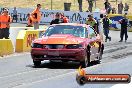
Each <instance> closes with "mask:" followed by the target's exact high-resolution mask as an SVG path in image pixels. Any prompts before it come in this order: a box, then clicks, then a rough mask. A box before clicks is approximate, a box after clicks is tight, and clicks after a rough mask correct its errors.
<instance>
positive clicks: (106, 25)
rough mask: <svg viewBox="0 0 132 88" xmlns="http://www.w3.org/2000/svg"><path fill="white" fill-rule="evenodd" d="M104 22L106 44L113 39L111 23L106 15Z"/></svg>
mask: <svg viewBox="0 0 132 88" xmlns="http://www.w3.org/2000/svg"><path fill="white" fill-rule="evenodd" d="M102 22H103V28H104V35H105V42H107V39H109V41H111V37H110V36H109V27H110V24H111V21H110V19H109V18H108V16H107V15H104V18H103V19H102Z"/></svg>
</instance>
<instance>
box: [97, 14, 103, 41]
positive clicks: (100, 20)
mask: <svg viewBox="0 0 132 88" xmlns="http://www.w3.org/2000/svg"><path fill="white" fill-rule="evenodd" d="M102 20H103V14H100V19H98V30H99V34H100V36H101V40H102V41H103V21H102Z"/></svg>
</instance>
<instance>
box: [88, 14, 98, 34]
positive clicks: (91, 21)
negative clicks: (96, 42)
mask: <svg viewBox="0 0 132 88" xmlns="http://www.w3.org/2000/svg"><path fill="white" fill-rule="evenodd" d="M86 24H87V25H90V26H92V27H93V28H94V29H95V30H96V32H97V33H98V30H97V21H96V20H95V19H94V18H93V16H92V15H88V19H87V20H86Z"/></svg>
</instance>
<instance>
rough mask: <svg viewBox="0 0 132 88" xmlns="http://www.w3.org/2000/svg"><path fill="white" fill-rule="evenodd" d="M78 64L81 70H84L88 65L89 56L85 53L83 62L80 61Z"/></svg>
mask: <svg viewBox="0 0 132 88" xmlns="http://www.w3.org/2000/svg"><path fill="white" fill-rule="evenodd" d="M80 64H81V66H82V67H83V68H86V67H88V66H89V65H90V54H89V52H87V54H86V56H85V60H84V61H81V62H80Z"/></svg>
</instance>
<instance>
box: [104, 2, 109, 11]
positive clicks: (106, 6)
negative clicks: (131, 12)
mask: <svg viewBox="0 0 132 88" xmlns="http://www.w3.org/2000/svg"><path fill="white" fill-rule="evenodd" d="M104 5H105V10H106V11H107V9H108V7H109V2H108V0H106V1H105V3H104Z"/></svg>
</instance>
